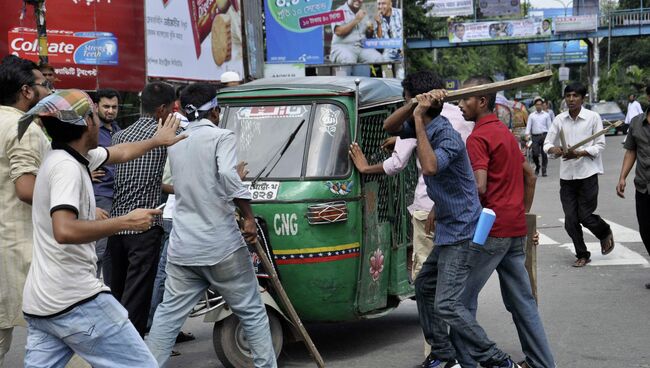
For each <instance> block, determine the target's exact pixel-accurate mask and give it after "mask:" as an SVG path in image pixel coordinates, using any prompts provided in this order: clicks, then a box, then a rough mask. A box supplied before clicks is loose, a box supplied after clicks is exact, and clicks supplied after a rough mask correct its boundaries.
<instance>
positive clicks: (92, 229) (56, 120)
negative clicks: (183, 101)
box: [17, 90, 182, 368]
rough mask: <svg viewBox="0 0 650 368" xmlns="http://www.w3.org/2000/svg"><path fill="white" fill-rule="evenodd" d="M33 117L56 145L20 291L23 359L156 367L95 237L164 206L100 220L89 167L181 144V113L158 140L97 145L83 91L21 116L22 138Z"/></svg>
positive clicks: (41, 181)
mask: <svg viewBox="0 0 650 368" xmlns="http://www.w3.org/2000/svg"><path fill="white" fill-rule="evenodd" d="M35 117H39V118H40V120H41V123H42V124H43V125H44V126H45V129H46V130H47V133H48V135H49V136H50V137H51V138H52V150H51V151H50V152H48V153H47V154H46V156H45V160H44V162H43V164H42V165H41V167H40V169H39V172H38V176H37V177H36V182H35V184H34V196H33V202H32V221H33V229H34V230H33V231H34V241H33V246H34V248H33V260H32V264H31V267H30V269H29V273H28V275H27V280H26V282H25V288H24V291H23V313H24V316H25V320H26V321H27V324H28V336H27V346H26V350H27V351H26V353H25V367H29V368H31V367H51V366H56V367H62V366H64V365H65V364H66V363H67V361H68V360H70V358H71V357H72V354H73V353H76V354H78V355H80V356H81V357H82V358H84V360H86V361H87V362H89V363H90V364H91V365H92V366H93V367H124V368H126V367H157V364H156V361H155V360H154V358H153V356H152V355H151V354H150V353H149V351H148V350H147V347H146V346H145V345H144V342H143V341H142V339H141V338H140V335H139V334H138V332H137V331H136V330H135V328H134V327H133V325H132V324H131V323H130V322H129V319H128V314H127V312H126V310H125V309H124V308H123V307H122V306H121V305H120V303H119V302H118V301H117V300H115V298H113V297H112V296H111V294H110V289H109V288H108V287H107V286H106V285H104V283H103V282H102V281H101V280H100V279H99V278H98V277H97V255H96V253H95V241H96V240H98V239H101V238H104V237H107V236H109V235H111V234H113V233H115V232H118V231H121V230H146V229H148V228H150V227H151V225H152V223H153V219H154V216H155V215H159V214H160V210H155V209H136V210H134V211H132V212H130V213H128V214H126V215H124V216H119V217H114V218H110V219H105V220H96V219H95V197H94V192H93V186H92V181H91V174H90V173H91V171H93V170H95V169H97V168H98V167H100V166H101V165H103V164H111V163H120V162H125V161H128V160H132V159H135V158H137V157H139V156H141V155H143V154H145V153H146V152H148V151H149V150H151V149H153V148H156V147H158V146H168V145H172V144H174V143H175V142H177V141H178V140H180V139H182V137H177V136H176V130H177V129H178V120H176V119H171V116H170V118H168V119H167V121H166V122H165V126H164V127H160V126H159V129H158V134H157V135H156V136H155V137H154V138H151V139H148V140H144V141H140V142H134V143H126V144H120V145H116V146H112V147H110V148H104V147H100V148H97V145H98V139H99V127H100V126H101V123H100V121H99V119H98V116H97V114H96V112H95V111H94V104H93V101H92V100H91V99H90V97H89V96H88V95H87V94H86V93H85V92H83V91H80V90H60V91H57V92H56V93H55V94H52V95H50V96H48V97H46V98H44V99H43V100H42V101H40V102H39V103H38V104H37V105H36V106H34V107H33V108H32V109H31V110H29V111H28V112H27V113H26V114H25V115H24V116H23V117H22V118H21V119H20V120H19V122H18V126H17V128H18V139H19V140H20V139H21V138H22V136H23V135H24V134H25V132H26V131H27V128H29V126H30V124H31V122H32V121H33V120H34V118H35ZM72 286H73V287H72Z"/></svg>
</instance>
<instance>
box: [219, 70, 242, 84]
mask: <svg viewBox="0 0 650 368" xmlns="http://www.w3.org/2000/svg"><path fill="white" fill-rule="evenodd" d="M219 79H220V80H221V83H230V82H239V81H240V80H241V78H240V77H239V74H237V72H225V73H223V74H221V77H220V78H219Z"/></svg>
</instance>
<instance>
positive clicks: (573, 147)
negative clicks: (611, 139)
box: [569, 120, 623, 151]
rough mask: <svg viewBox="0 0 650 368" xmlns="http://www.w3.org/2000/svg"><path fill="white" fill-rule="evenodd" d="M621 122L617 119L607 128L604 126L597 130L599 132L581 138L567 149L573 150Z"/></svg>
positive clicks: (616, 126) (619, 124) (621, 122)
mask: <svg viewBox="0 0 650 368" xmlns="http://www.w3.org/2000/svg"><path fill="white" fill-rule="evenodd" d="M622 124H623V121H621V120H619V121H617V122H615V123H614V124H611V125H609V126H608V127H607V128H605V129H603V130H601V131H599V132H597V133H595V134H593V135H591V136H589V137H587V138H585V139H583V140H581V141H580V142H578V143H576V144H574V145H573V146H569V151H573V150H575V149H576V148H578V147H581V146H584V145H585V144H587V143H589V142H591V141H593V140H594V139H596V138H598V137H600V136H601V135H603V134H605V133H607V132H608V131H609V130H610V129H612V128H614V129H616V128H618V127H619V126H621V125H622Z"/></svg>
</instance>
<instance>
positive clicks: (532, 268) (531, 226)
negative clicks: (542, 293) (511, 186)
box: [524, 213, 539, 304]
mask: <svg viewBox="0 0 650 368" xmlns="http://www.w3.org/2000/svg"><path fill="white" fill-rule="evenodd" d="M526 229H527V232H528V237H527V238H526V260H525V262H524V265H525V267H526V271H528V278H529V280H530V288H531V289H532V290H533V297H534V298H535V301H536V302H537V303H538V304H539V297H538V295H537V247H536V246H535V243H534V242H533V237H534V236H535V233H536V232H537V216H536V215H535V214H532V213H527V214H526Z"/></svg>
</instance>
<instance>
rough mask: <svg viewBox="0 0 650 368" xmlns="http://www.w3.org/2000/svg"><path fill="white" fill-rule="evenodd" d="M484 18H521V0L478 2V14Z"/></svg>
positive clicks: (483, 0) (486, 0) (480, 0)
mask: <svg viewBox="0 0 650 368" xmlns="http://www.w3.org/2000/svg"><path fill="white" fill-rule="evenodd" d="M477 15H478V16H479V18H482V17H515V16H521V3H520V2H519V0H478V14H477Z"/></svg>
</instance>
